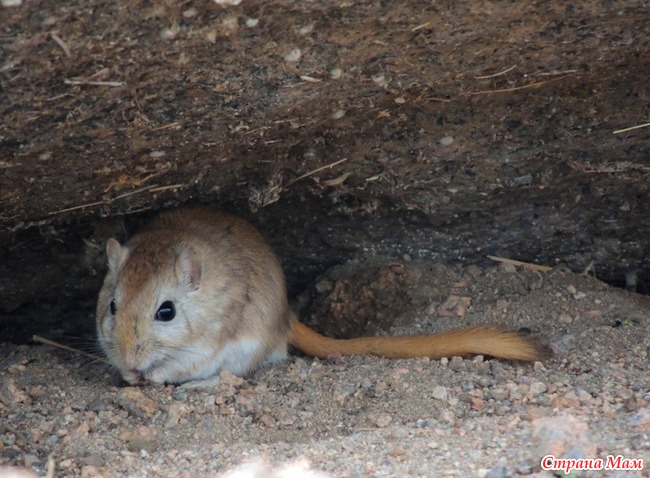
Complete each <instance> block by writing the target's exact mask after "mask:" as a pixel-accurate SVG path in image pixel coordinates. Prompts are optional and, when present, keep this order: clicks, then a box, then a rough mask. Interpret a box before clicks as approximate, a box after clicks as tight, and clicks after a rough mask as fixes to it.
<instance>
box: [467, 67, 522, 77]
mask: <svg viewBox="0 0 650 478" xmlns="http://www.w3.org/2000/svg"><path fill="white" fill-rule="evenodd" d="M515 68H517V65H512V66H511V67H510V68H507V69H505V70H503V71H500V72H499V73H495V74H494V75H485V76H475V77H474V79H476V80H487V79H489V78H496V77H497V76H501V75H505V74H506V73H508V72H509V71H512V70H514V69H515Z"/></svg>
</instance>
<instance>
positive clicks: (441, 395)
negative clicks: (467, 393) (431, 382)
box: [431, 385, 449, 400]
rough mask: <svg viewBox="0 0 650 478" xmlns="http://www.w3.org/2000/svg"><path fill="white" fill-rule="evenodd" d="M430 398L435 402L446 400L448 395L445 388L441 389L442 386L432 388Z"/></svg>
mask: <svg viewBox="0 0 650 478" xmlns="http://www.w3.org/2000/svg"><path fill="white" fill-rule="evenodd" d="M431 396H432V397H433V398H435V399H436V400H447V397H448V396H449V395H448V393H447V388H446V387H443V386H442V385H438V386H436V387H433V390H431Z"/></svg>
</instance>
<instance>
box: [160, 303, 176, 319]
mask: <svg viewBox="0 0 650 478" xmlns="http://www.w3.org/2000/svg"><path fill="white" fill-rule="evenodd" d="M174 317H176V308H175V307H174V303H173V302H172V301H171V300H166V301H165V302H163V303H162V304H160V307H158V311H157V312H156V320H160V321H162V322H169V321H170V320H172V319H173V318H174Z"/></svg>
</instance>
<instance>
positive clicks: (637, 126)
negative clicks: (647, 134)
mask: <svg viewBox="0 0 650 478" xmlns="http://www.w3.org/2000/svg"><path fill="white" fill-rule="evenodd" d="M648 126H650V123H643V124H638V125H636V126H630V127H629V128H623V129H617V130H616V131H614V134H619V133H627V132H628V131H632V130H633V129H639V128H647V127H648Z"/></svg>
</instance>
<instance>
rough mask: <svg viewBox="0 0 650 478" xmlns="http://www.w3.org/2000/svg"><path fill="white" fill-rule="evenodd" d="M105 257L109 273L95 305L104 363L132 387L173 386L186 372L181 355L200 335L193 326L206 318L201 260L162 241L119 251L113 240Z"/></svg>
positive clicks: (194, 252) (181, 246) (190, 249)
mask: <svg viewBox="0 0 650 478" xmlns="http://www.w3.org/2000/svg"><path fill="white" fill-rule="evenodd" d="M106 254H107V256H108V272H107V274H106V278H105V279H104V285H103V286H102V289H101V291H100V293H99V299H98V302H97V334H98V338H99V343H100V345H101V347H102V349H103V350H104V353H105V354H106V357H107V358H108V360H109V362H110V363H111V364H112V365H114V366H115V367H117V368H118V369H119V370H120V372H121V373H122V376H123V377H124V379H125V380H126V381H127V382H129V383H136V382H138V381H140V380H141V379H146V380H151V381H153V382H158V383H162V382H173V381H175V380H176V379H178V378H179V377H177V375H178V373H179V370H182V369H183V368H184V367H183V364H179V363H178V360H177V357H178V353H177V351H178V350H179V349H185V348H186V346H187V345H188V344H189V343H191V342H192V341H193V340H194V336H195V335H196V334H200V333H201V330H200V327H198V326H194V323H193V321H194V320H195V317H196V316H200V315H201V314H202V313H203V311H202V310H201V301H200V300H197V299H199V297H198V296H199V295H200V292H201V279H202V275H203V254H202V253H201V251H200V250H199V249H197V248H196V247H194V246H191V245H185V244H174V243H172V242H169V243H166V241H164V240H162V241H160V240H158V241H156V242H153V241H138V242H135V243H133V244H132V243H130V242H129V243H126V244H125V245H121V244H120V243H119V242H118V241H117V240H115V239H109V241H108V243H107V245H106ZM185 368H187V367H185ZM180 379H182V376H181V377H180Z"/></svg>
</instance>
